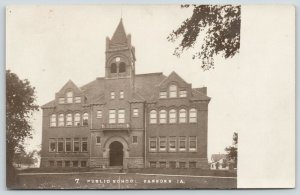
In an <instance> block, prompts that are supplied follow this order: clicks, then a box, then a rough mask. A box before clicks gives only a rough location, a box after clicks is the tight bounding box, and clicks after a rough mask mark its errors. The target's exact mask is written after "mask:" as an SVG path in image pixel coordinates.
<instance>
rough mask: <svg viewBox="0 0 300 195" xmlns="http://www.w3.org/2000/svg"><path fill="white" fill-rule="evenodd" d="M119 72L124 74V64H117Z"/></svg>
mask: <svg viewBox="0 0 300 195" xmlns="http://www.w3.org/2000/svg"><path fill="white" fill-rule="evenodd" d="M119 72H121V73H122V72H126V64H125V63H124V62H121V63H120V64H119Z"/></svg>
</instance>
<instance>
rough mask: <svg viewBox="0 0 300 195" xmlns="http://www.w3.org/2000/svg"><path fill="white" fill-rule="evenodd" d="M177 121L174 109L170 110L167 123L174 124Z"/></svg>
mask: <svg viewBox="0 0 300 195" xmlns="http://www.w3.org/2000/svg"><path fill="white" fill-rule="evenodd" d="M176 121H177V111H176V110H175V109H171V110H170V111H169V123H176Z"/></svg>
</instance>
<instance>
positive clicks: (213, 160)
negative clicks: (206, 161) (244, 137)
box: [211, 154, 226, 162]
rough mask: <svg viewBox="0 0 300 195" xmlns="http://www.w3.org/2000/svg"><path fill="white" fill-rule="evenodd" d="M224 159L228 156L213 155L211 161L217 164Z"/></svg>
mask: <svg viewBox="0 0 300 195" xmlns="http://www.w3.org/2000/svg"><path fill="white" fill-rule="evenodd" d="M224 158H226V154H212V155H211V161H212V162H217V161H219V160H221V159H224Z"/></svg>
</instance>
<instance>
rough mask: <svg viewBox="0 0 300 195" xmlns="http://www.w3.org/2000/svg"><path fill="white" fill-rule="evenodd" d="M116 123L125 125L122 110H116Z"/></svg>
mask: <svg viewBox="0 0 300 195" xmlns="http://www.w3.org/2000/svg"><path fill="white" fill-rule="evenodd" d="M118 123H125V110H124V109H119V110H118Z"/></svg>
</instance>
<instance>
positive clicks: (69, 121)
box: [66, 114, 73, 126]
mask: <svg viewBox="0 0 300 195" xmlns="http://www.w3.org/2000/svg"><path fill="white" fill-rule="evenodd" d="M72 123H73V122H72V114H67V122H66V125H67V126H72Z"/></svg>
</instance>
